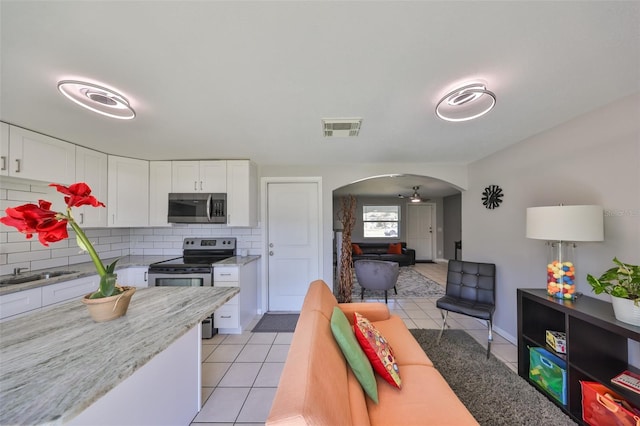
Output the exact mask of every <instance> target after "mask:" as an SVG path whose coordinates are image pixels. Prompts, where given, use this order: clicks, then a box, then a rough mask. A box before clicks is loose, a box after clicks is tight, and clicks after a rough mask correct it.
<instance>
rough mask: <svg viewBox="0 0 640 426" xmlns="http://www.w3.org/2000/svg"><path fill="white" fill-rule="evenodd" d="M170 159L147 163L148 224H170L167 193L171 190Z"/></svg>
mask: <svg viewBox="0 0 640 426" xmlns="http://www.w3.org/2000/svg"><path fill="white" fill-rule="evenodd" d="M171 163H172V162H171V161H151V162H150V163H149V225H150V226H170V223H169V222H168V221H167V217H168V216H169V193H170V192H171V168H172V167H171Z"/></svg>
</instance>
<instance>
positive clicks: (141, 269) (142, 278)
mask: <svg viewBox="0 0 640 426" xmlns="http://www.w3.org/2000/svg"><path fill="white" fill-rule="evenodd" d="M148 271H149V267H147V266H134V267H131V268H126V269H119V270H116V274H118V284H120V285H123V286H133V287H138V288H140V287H149V279H148V273H147V272H148Z"/></svg>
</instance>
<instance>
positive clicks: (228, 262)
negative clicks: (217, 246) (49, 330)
mask: <svg viewBox="0 0 640 426" xmlns="http://www.w3.org/2000/svg"><path fill="white" fill-rule="evenodd" d="M176 257H180V256H135V255H133V256H124V257H121V258H120V260H118V263H117V266H116V273H117V272H118V269H124V268H131V267H136V266H149V265H150V264H152V263H155V262H161V261H163V260H169V259H175V258H176ZM116 259H117V258H112V259H103V260H102V261H103V263H104V264H105V265H108V264H110V263H112V262H113V261H114V260H116ZM258 259H260V256H255V255H251V256H232V257H229V258H227V259H224V260H221V261H220V262H217V263H215V264H214V265H221V266H244V265H246V264H247V263H250V262H254V261H256V260H258ZM58 271H70V272H72V273H70V274H64V275H60V276H58V277H53V278H47V279H42V280H37V281H29V282H26V283H22V284H11V285H7V286H4V287H0V295H3V294H9V293H15V292H18V291H23V290H29V289H32V288H38V287H44V286H47V285H51V284H57V283H61V282H64V281H69V280H75V279H76V278H83V277H88V276H91V275H97V272H96V267H95V265H94V264H93V262H85V263H76V264H73V265H67V266H58V267H55V268H49V269H43V270H38V271H25V272H23V273H22V274H21V275H24V276H28V275H32V274H41V273H44V272H58ZM11 277H12V275H3V276H0V279H5V278H11Z"/></svg>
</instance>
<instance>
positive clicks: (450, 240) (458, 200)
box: [442, 194, 462, 259]
mask: <svg viewBox="0 0 640 426" xmlns="http://www.w3.org/2000/svg"><path fill="white" fill-rule="evenodd" d="M442 211H443V218H442V224H443V230H444V231H443V244H444V246H443V248H444V256H443V257H444V258H445V259H455V255H456V253H455V249H454V248H455V245H454V244H455V242H456V241H460V240H461V239H462V195H460V194H458V195H452V196H450V197H444V198H443V199H442ZM461 255H462V251H461V250H458V257H460V256H461Z"/></svg>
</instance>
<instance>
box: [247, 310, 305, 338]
mask: <svg viewBox="0 0 640 426" xmlns="http://www.w3.org/2000/svg"><path fill="white" fill-rule="evenodd" d="M299 316H300V314H279V313H269V312H267V313H266V314H264V315H263V316H262V318H260V321H258V323H257V324H256V326H255V327H253V330H252V331H253V332H254V333H274V332H275V333H287V332H293V331H294V330H295V329H296V324H297V323H298V317H299Z"/></svg>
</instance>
